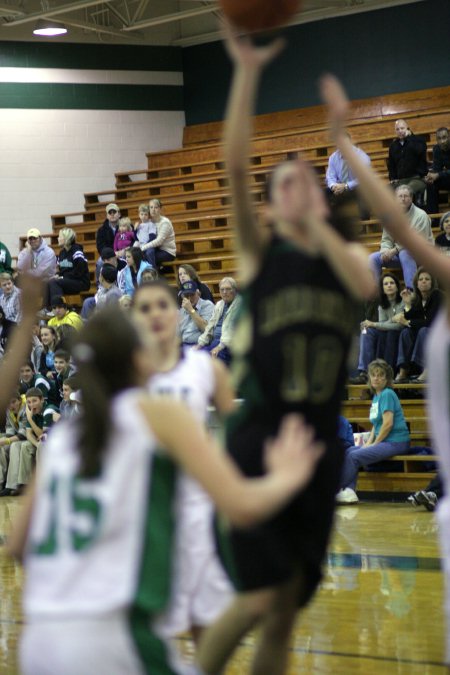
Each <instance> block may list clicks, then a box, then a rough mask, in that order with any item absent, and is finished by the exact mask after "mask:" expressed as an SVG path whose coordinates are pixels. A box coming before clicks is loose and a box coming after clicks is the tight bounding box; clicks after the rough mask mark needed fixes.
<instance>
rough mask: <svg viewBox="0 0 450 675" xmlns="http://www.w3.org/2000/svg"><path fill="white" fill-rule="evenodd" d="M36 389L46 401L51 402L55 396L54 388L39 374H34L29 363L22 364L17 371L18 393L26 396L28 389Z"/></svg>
mask: <svg viewBox="0 0 450 675" xmlns="http://www.w3.org/2000/svg"><path fill="white" fill-rule="evenodd" d="M35 387H37V388H38V389H40V390H41V391H42V394H43V396H44V397H45V398H46V399H50V400H53V399H54V396H55V388H54V386H53V383H52V382H50V381H49V380H48V379H47V378H46V377H44V375H42V374H41V373H36V372H35V371H34V369H33V364H32V363H31V361H28V362H27V363H24V364H23V365H22V366H21V367H20V370H19V392H20V393H21V394H26V393H27V391H28V389H31V388H35Z"/></svg>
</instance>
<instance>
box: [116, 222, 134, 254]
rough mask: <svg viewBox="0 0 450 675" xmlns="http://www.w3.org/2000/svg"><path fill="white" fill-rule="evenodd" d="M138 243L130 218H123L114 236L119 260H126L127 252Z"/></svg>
mask: <svg viewBox="0 0 450 675" xmlns="http://www.w3.org/2000/svg"><path fill="white" fill-rule="evenodd" d="M135 241H136V235H135V233H134V230H133V223H132V222H131V220H130V218H121V219H120V220H119V224H118V226H117V232H116V234H115V236H114V253H115V255H116V257H117V258H121V259H122V260H123V259H124V258H125V251H126V250H127V248H131V246H133V244H134V242H135Z"/></svg>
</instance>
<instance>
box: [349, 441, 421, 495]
mask: <svg viewBox="0 0 450 675" xmlns="http://www.w3.org/2000/svg"><path fill="white" fill-rule="evenodd" d="M408 450H409V441H404V442H402V443H394V442H391V441H382V442H381V443H377V444H376V445H369V447H368V448H358V447H353V448H347V450H346V451H345V458H344V466H343V469H342V479H341V488H346V487H350V488H352V489H353V490H354V489H355V487H356V481H357V480H358V470H359V469H360V468H361V467H362V466H370V465H371V464H376V463H377V462H381V461H383V459H388V458H389V457H393V456H394V455H402V454H404V453H407V452H408Z"/></svg>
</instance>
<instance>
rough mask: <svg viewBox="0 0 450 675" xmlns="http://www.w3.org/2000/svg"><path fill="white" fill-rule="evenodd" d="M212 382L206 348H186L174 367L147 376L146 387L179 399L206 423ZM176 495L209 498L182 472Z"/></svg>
mask: <svg viewBox="0 0 450 675" xmlns="http://www.w3.org/2000/svg"><path fill="white" fill-rule="evenodd" d="M215 386H216V383H215V377H214V370H213V366H212V359H211V356H210V355H209V354H207V353H206V352H198V351H195V350H194V351H193V350H192V349H187V350H185V351H184V352H183V354H182V357H181V359H180V360H179V362H178V363H177V365H176V366H175V368H173V369H172V370H170V371H169V372H167V373H157V374H156V375H154V376H153V377H152V378H151V379H150V381H149V384H148V390H149V392H150V394H152V395H153V396H168V397H170V398H171V399H173V400H177V401H183V402H184V403H186V405H187V406H188V408H189V410H190V411H191V412H192V413H193V415H194V417H195V418H196V419H197V420H198V421H199V422H200V423H201V424H206V420H207V415H208V405H209V403H210V401H211V399H212V397H213V395H214V390H215ZM192 452H195V448H192ZM178 496H179V498H181V499H183V501H185V500H187V499H191V500H194V499H195V498H200V496H202V497H205V498H206V499H208V500H209V497H206V493H204V491H203V490H202V489H201V488H200V486H199V485H198V483H197V482H196V481H194V480H193V479H191V478H190V477H189V476H186V475H182V477H181V478H180V486H179V493H178Z"/></svg>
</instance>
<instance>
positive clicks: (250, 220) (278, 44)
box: [225, 28, 284, 281]
mask: <svg viewBox="0 0 450 675" xmlns="http://www.w3.org/2000/svg"><path fill="white" fill-rule="evenodd" d="M283 44H284V43H283V41H282V40H276V41H275V42H273V43H272V44H270V45H268V46H267V47H255V46H254V45H253V44H252V43H251V40H250V38H236V37H235V36H234V35H233V34H232V31H231V28H229V30H228V39H227V48H228V53H229V55H230V58H231V59H232V61H233V63H234V73H233V81H232V85H231V91H230V95H229V99H228V107H227V115H226V125H225V160H226V164H227V168H228V171H229V175H230V184H231V194H232V198H233V208H234V218H235V221H236V222H235V227H236V233H237V241H238V248H239V252H240V256H241V259H240V267H241V279H242V280H243V281H247V280H249V279H250V278H251V277H252V276H254V274H255V272H256V270H257V269H258V267H259V263H260V261H261V257H262V250H263V242H262V236H261V230H260V228H259V226H258V223H257V220H256V217H255V212H254V207H253V203H252V199H251V195H250V191H249V186H248V180H247V170H248V157H249V152H250V136H251V130H252V116H253V114H254V112H255V101H256V95H257V90H258V84H259V81H260V77H261V73H262V71H263V68H264V66H266V65H267V64H268V63H270V61H272V60H273V59H274V58H275V56H276V55H277V54H278V53H279V52H280V51H281V49H282V47H283Z"/></svg>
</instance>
